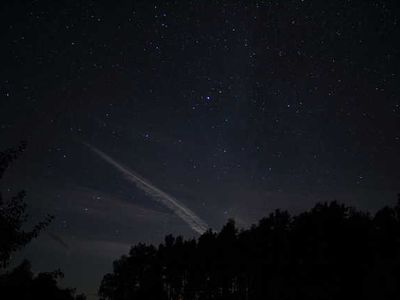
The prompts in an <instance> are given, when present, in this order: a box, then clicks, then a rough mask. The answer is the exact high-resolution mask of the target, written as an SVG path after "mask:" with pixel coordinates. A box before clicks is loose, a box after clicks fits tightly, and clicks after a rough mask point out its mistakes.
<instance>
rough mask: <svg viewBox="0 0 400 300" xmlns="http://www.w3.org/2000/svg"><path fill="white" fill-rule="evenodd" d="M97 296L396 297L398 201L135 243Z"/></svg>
mask: <svg viewBox="0 0 400 300" xmlns="http://www.w3.org/2000/svg"><path fill="white" fill-rule="evenodd" d="M99 295H100V297H101V298H102V299H108V300H125V299H147V300H151V299H154V300H156V299H157V300H163V299H165V300H167V299H168V300H169V299H174V300H175V299H185V300H194V299H198V300H203V299H204V300H205V299H207V300H208V299H221V300H222V299H249V300H256V299H271V300H289V299H308V300H311V299H315V300H324V299H326V300H328V299H400V198H399V203H398V204H397V205H396V206H395V207H385V208H383V209H381V210H379V211H378V212H377V213H376V214H374V215H370V214H369V213H365V212H361V211H358V210H356V209H354V208H351V207H347V206H345V205H342V204H338V203H337V202H332V203H329V204H327V203H324V204H317V205H316V206H315V207H314V208H312V209H311V210H310V211H307V212H304V213H301V214H299V215H297V216H291V215H290V214H289V213H288V212H286V211H280V210H276V211H275V212H273V213H271V214H270V215H269V216H268V217H266V218H264V219H262V220H260V221H259V223H258V224H257V225H254V226H252V227H251V228H250V229H247V230H238V228H236V226H235V223H234V221H233V220H230V221H229V222H228V223H227V224H226V225H225V226H224V227H223V228H222V230H221V231H220V232H218V233H216V232H213V231H211V230H210V231H207V232H206V233H204V234H203V235H202V236H200V237H199V238H198V239H189V240H185V239H183V238H182V237H180V236H178V237H174V236H172V235H168V236H167V237H166V238H165V242H164V243H162V244H160V245H159V246H158V247H155V246H153V245H145V244H137V245H135V246H134V247H132V248H131V250H130V252H129V255H127V256H122V257H121V258H120V259H118V260H116V261H115V262H114V265H113V272H112V273H110V274H107V275H105V276H104V278H103V280H102V283H101V286H100V289H99Z"/></svg>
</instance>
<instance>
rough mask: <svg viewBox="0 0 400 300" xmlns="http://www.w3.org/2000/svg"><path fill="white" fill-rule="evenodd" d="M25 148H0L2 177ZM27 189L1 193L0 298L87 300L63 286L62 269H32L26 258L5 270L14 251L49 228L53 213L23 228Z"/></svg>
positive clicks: (22, 145)
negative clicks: (8, 195) (9, 195)
mask: <svg viewBox="0 0 400 300" xmlns="http://www.w3.org/2000/svg"><path fill="white" fill-rule="evenodd" d="M25 149H26V144H25V143H21V145H20V146H19V147H18V148H16V149H8V150H5V151H3V152H0V179H1V178H2V177H3V175H4V172H5V171H6V170H7V168H8V167H9V165H10V164H11V163H12V162H13V161H14V160H15V159H17V158H18V156H19V155H20V154H21V153H22V152H23V151H24V150H25ZM24 198H25V192H24V191H21V192H20V193H18V194H17V195H16V196H14V197H12V198H11V199H10V200H8V201H4V200H3V198H2V196H1V194H0V271H3V272H2V274H0V298H1V299H10V300H11V299H16V300H17V299H18V300H36V299H37V300H39V299H40V300H50V299H51V300H84V299H86V297H85V296H84V295H77V296H74V293H75V291H74V290H73V289H62V288H59V287H58V286H57V280H58V279H59V278H61V277H63V273H62V272H61V271H59V270H57V271H54V272H50V273H48V272H47V273H39V274H37V275H36V276H35V275H34V274H33V272H32V271H31V265H30V263H29V261H27V260H24V261H23V262H22V263H21V264H20V265H18V266H17V267H16V268H14V269H13V270H11V271H5V268H6V267H7V266H8V265H9V262H10V259H11V257H12V254H13V253H14V252H15V251H17V250H19V249H21V248H23V247H24V246H25V245H27V244H28V243H29V242H30V241H31V240H32V239H33V238H35V237H37V236H38V234H39V233H40V232H41V231H42V230H43V229H44V228H46V227H47V226H48V225H49V224H50V222H51V221H52V219H53V217H52V216H50V215H48V216H47V217H46V218H45V220H44V221H41V222H39V223H38V224H36V225H35V226H34V227H33V228H32V229H31V230H30V231H25V230H23V229H22V227H23V225H24V224H25V223H26V221H27V220H28V215H27V214H26V203H25V202H24Z"/></svg>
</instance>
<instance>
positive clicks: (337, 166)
mask: <svg viewBox="0 0 400 300" xmlns="http://www.w3.org/2000/svg"><path fill="white" fill-rule="evenodd" d="M399 12H400V9H399V4H398V1H397V0H393V1H383V0H382V1H379V0H376V1H369V0H359V1H350V0H347V1H339V0H337V1H312V0H296V1H294V0H293V1H278V0H274V1H200V0H199V1H194V0H193V1H183V0H182V1H159V2H154V1H125V2H123V1H107V2H106V1H1V3H0V24H1V25H0V30H1V35H0V36H1V48H0V54H1V55H0V62H1V68H0V146H1V149H2V150H4V149H5V148H8V147H12V146H16V145H18V143H19V141H21V140H25V141H27V142H28V148H27V150H26V151H25V153H24V154H23V155H22V156H21V157H20V159H18V161H16V162H15V163H14V164H13V165H12V167H11V169H10V170H9V171H8V172H7V173H6V176H5V178H4V180H2V182H1V189H2V191H3V193H4V194H5V196H10V195H13V194H15V193H16V192H17V191H19V190H20V189H25V190H26V191H27V198H26V201H27V203H28V206H29V212H30V214H31V222H35V221H38V220H40V219H41V218H43V216H45V215H46V214H47V213H50V214H53V215H54V216H55V220H54V222H53V223H52V225H51V226H50V227H49V228H48V229H47V230H46V231H45V232H44V233H43V234H42V235H41V236H40V238H38V239H37V240H35V241H34V242H32V243H31V244H30V246H28V247H27V248H26V250H25V251H24V252H23V253H20V254H19V256H20V257H21V258H22V257H28V258H29V259H30V260H31V261H32V265H33V269H34V270H35V271H51V270H54V269H57V268H58V267H60V268H61V269H62V270H63V271H64V273H65V278H64V280H63V284H64V285H67V286H72V287H77V288H78V291H83V292H86V293H88V294H89V295H90V294H95V293H96V290H97V288H98V286H99V283H100V280H101V278H102V276H103V275H104V274H105V273H106V272H108V271H110V270H111V267H112V261H113V260H114V259H116V258H118V257H119V256H120V255H122V254H124V253H127V251H128V249H129V247H130V245H132V244H134V243H137V242H140V241H143V242H152V243H156V244H157V243H159V242H161V241H162V240H163V237H164V235H166V234H168V233H173V234H176V235H178V234H182V235H184V236H185V237H191V236H198V234H197V233H196V232H195V231H193V230H192V228H191V227H190V226H188V224H187V223H185V222H184V221H183V220H182V219H181V218H179V216H177V215H176V213H174V211H173V210H171V209H170V208H168V207H167V206H166V205H163V203H162V202H160V201H157V199H155V197H152V196H151V195H149V193H148V192H145V191H143V189H140V188H138V186H137V185H135V184H134V183H132V182H130V181H129V180H128V179H127V178H126V176H124V174H122V173H121V172H120V171H119V170H117V168H115V166H113V165H111V164H110V163H109V162H107V161H105V160H104V159H102V158H101V157H100V156H99V155H97V154H96V153H95V152H94V151H92V150H91V148H90V147H87V146H86V145H85V143H89V144H90V145H92V146H93V147H95V148H96V149H99V150H101V151H102V152H104V153H105V154H106V155H108V156H110V157H111V158H112V159H114V160H115V161H117V162H118V163H119V164H121V165H123V166H124V167H126V168H129V169H130V170H133V171H134V172H135V173H137V174H139V175H140V176H141V177H142V178H145V179H146V180H147V181H148V182H151V183H152V184H153V185H154V186H155V187H157V188H158V189H161V190H163V191H164V192H166V193H168V194H169V195H171V196H173V197H174V198H175V199H177V200H178V201H179V202H180V203H181V204H183V205H184V206H185V207H187V208H188V209H190V210H191V211H192V212H193V213H194V214H196V215H197V217H199V218H200V219H202V220H203V221H204V222H205V223H206V224H208V226H209V227H211V228H214V229H217V230H218V229H219V228H220V227H221V226H222V225H223V224H224V222H226V220H227V219H228V218H234V219H235V220H236V221H237V224H238V225H239V226H243V227H247V226H249V225H250V224H252V223H254V222H257V220H258V219H260V218H261V217H263V216H265V215H267V214H268V213H269V212H271V211H272V210H274V209H275V208H281V209H288V210H289V211H290V212H292V213H298V212H300V211H302V210H305V209H308V208H310V207H311V206H312V205H314V204H315V203H316V202H318V201H331V200H335V199H336V200H338V201H340V202H344V203H346V204H349V205H355V206H357V207H358V208H361V209H365V210H370V211H374V210H376V209H377V208H380V207H382V206H384V205H391V204H393V203H394V202H395V201H396V199H397V196H396V195H397V193H398V192H399V191H400V190H399V180H400V176H399V169H400V155H399V154H400V151H399V150H400V98H399V97H400V83H399V67H400V63H399V62H400V61H399V37H400V30H399V15H400V14H399Z"/></svg>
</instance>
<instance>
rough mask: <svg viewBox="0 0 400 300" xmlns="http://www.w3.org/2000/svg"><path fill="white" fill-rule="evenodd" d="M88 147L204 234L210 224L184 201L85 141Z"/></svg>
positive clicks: (195, 229)
mask: <svg viewBox="0 0 400 300" xmlns="http://www.w3.org/2000/svg"><path fill="white" fill-rule="evenodd" d="M84 144H85V145H86V146H87V147H89V148H90V149H91V150H92V151H93V152H94V153H96V154H97V155H98V156H100V157H101V158H102V159H104V160H105V161H106V162H108V163H109V164H110V165H112V166H113V167H115V168H116V169H117V170H119V171H120V172H121V173H122V174H123V175H124V176H125V178H126V179H128V180H129V181H130V182H133V183H134V184H135V185H136V186H137V187H138V188H140V189H141V190H143V191H144V192H145V193H146V194H147V195H149V196H150V197H151V198H153V199H154V200H156V201H158V202H161V203H162V204H164V205H165V206H166V207H167V208H169V209H170V210H172V211H173V212H174V213H175V214H176V215H177V216H178V217H180V218H181V219H182V220H183V221H184V222H185V223H186V224H188V225H189V226H190V227H191V228H192V229H193V230H194V231H196V232H197V233H199V234H203V233H204V232H205V231H206V230H207V228H208V225H207V224H206V223H205V222H204V221H203V220H201V219H200V218H199V217H198V216H197V215H196V214H195V213H194V212H192V211H191V210H190V209H189V208H187V207H185V206H184V205H183V204H182V203H180V202H179V201H178V200H176V199H175V198H174V197H173V196H171V195H169V194H167V193H166V192H164V191H162V190H160V189H159V188H157V187H156V186H154V185H153V184H152V183H151V182H149V181H148V180H147V179H145V178H143V177H141V176H139V175H138V174H136V173H135V172H133V171H131V170H130V169H129V168H126V167H125V166H123V165H121V164H120V163H118V162H117V161H115V160H114V159H113V158H112V157H110V156H108V155H107V154H105V153H104V152H103V151H101V150H99V149H97V148H96V147H94V146H92V145H90V144H88V143H84Z"/></svg>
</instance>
